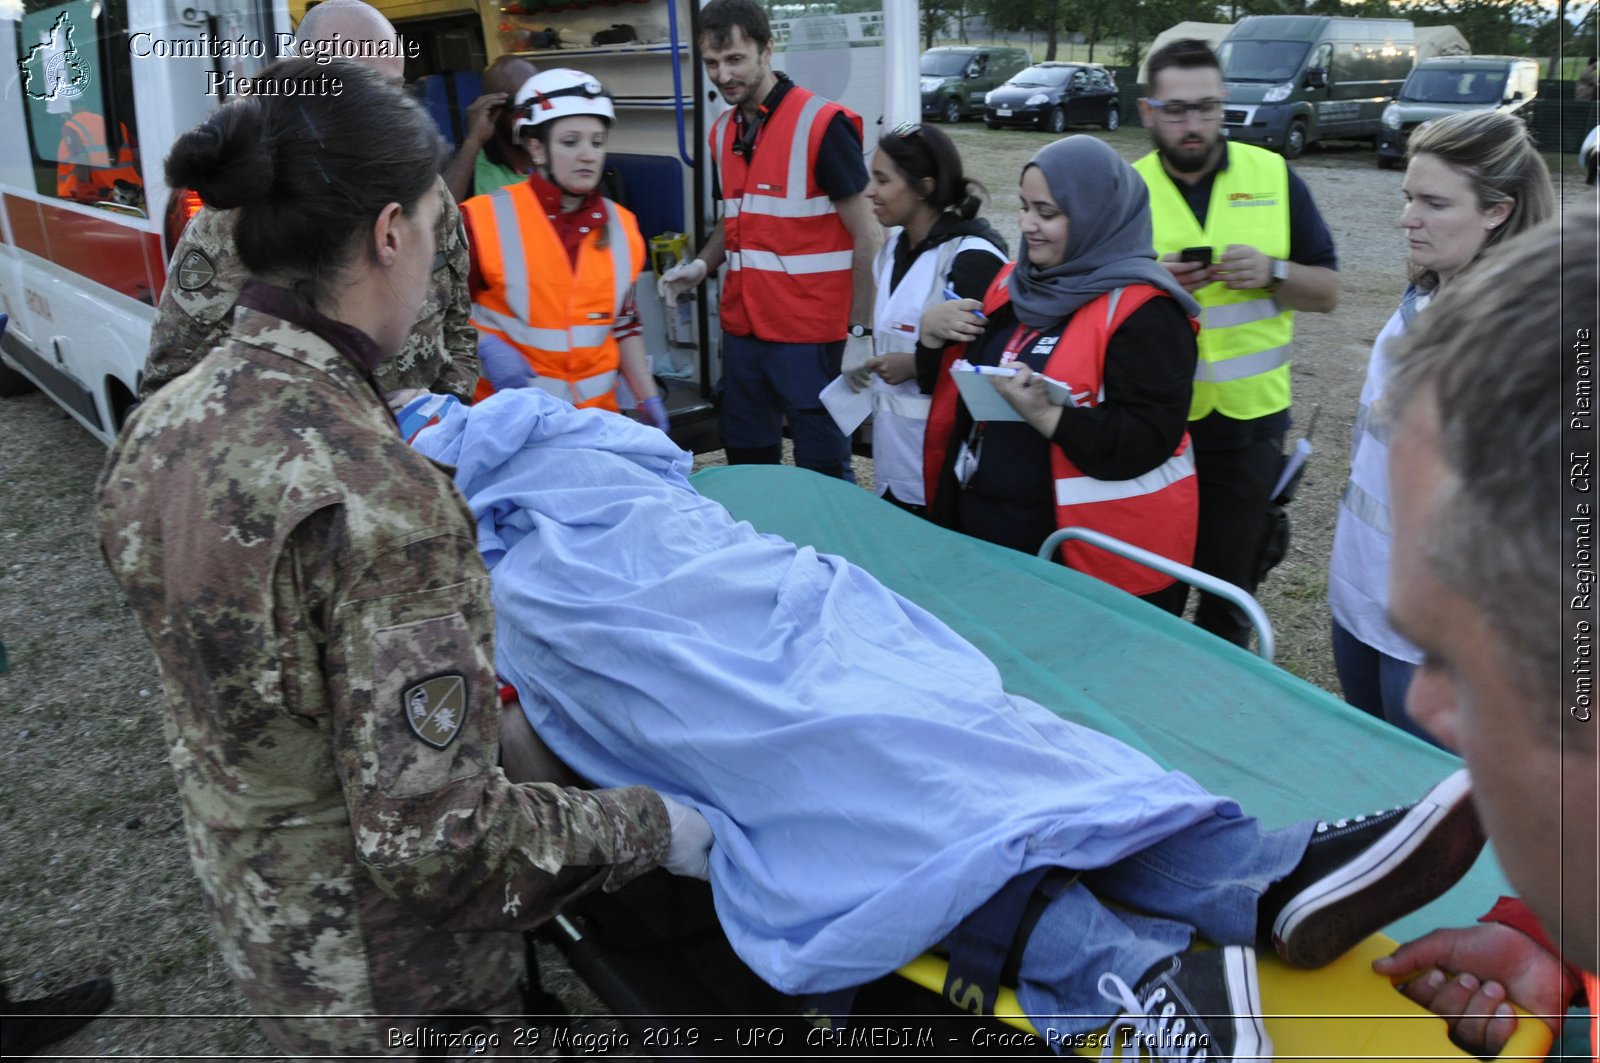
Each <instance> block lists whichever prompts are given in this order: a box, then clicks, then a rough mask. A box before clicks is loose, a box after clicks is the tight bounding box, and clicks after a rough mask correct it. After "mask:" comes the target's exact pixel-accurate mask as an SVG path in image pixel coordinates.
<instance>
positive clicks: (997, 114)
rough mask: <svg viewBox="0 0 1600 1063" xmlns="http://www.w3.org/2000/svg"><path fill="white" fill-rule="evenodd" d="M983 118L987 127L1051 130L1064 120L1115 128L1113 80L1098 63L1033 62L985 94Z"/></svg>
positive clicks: (1059, 129) (1057, 129)
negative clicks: (1029, 127)
mask: <svg viewBox="0 0 1600 1063" xmlns="http://www.w3.org/2000/svg"><path fill="white" fill-rule="evenodd" d="M983 119H984V122H986V123H987V124H988V126H989V128H990V129H999V128H1000V127H1001V126H1033V127H1035V128H1037V129H1043V130H1046V131H1047V132H1050V133H1061V132H1064V131H1065V130H1066V128H1067V126H1069V125H1098V126H1100V127H1102V128H1104V129H1115V128H1117V124H1118V122H1119V121H1120V120H1121V114H1120V113H1119V111H1118V107H1117V83H1116V81H1115V80H1114V79H1113V78H1112V77H1111V71H1109V70H1107V69H1106V68H1105V67H1103V66H1101V65H1100V64H1098V63H1035V64H1034V65H1033V66H1030V67H1028V69H1026V70H1024V71H1022V72H1021V73H1020V74H1017V75H1016V76H1015V77H1013V78H1012V79H1011V80H1010V81H1007V82H1006V83H1005V84H1004V85H1001V86H1000V87H999V88H997V89H995V90H994V91H993V92H991V93H989V95H988V97H987V98H986V99H985V100H984V107H983Z"/></svg>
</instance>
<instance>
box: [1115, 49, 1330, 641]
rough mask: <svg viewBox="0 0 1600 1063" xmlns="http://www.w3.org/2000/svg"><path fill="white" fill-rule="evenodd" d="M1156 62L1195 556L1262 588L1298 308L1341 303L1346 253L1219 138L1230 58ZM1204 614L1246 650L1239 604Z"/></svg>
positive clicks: (1153, 171)
mask: <svg viewBox="0 0 1600 1063" xmlns="http://www.w3.org/2000/svg"><path fill="white" fill-rule="evenodd" d="M1148 70H1149V73H1148V78H1149V82H1148V88H1149V92H1150V95H1149V97H1148V98H1146V99H1142V100H1140V101H1139V116H1140V118H1141V119H1142V120H1143V121H1144V124H1145V127H1146V128H1147V129H1149V130H1150V135H1151V139H1152V140H1153V141H1154V142H1155V149H1156V150H1155V151H1153V152H1151V153H1150V154H1149V155H1146V156H1145V157H1144V158H1142V159H1140V160H1139V161H1138V162H1137V163H1135V164H1134V169H1136V170H1138V171H1139V174H1140V176H1142V177H1143V178H1144V181H1145V184H1146V185H1148V186H1149V188H1150V217H1151V225H1152V227H1153V229H1154V236H1155V247H1156V253H1157V254H1158V255H1159V256H1160V257H1161V261H1162V263H1163V265H1165V266H1166V267H1167V268H1168V269H1170V270H1171V271H1172V273H1173V275H1174V276H1175V277H1176V278H1177V279H1178V281H1179V282H1180V283H1181V284H1182V285H1183V287H1184V288H1185V289H1186V290H1187V291H1188V292H1189V293H1190V294H1192V295H1193V296H1194V297H1195V299H1196V300H1198V301H1199V303H1200V308H1201V311H1200V337H1199V340H1200V361H1199V364H1198V366H1197V367H1196V370H1195V384H1194V400H1193V402H1192V404H1191V405H1190V408H1189V434H1190V438H1191V439H1192V440H1193V445H1194V450H1195V472H1196V475H1197V477H1198V479H1199V486H1200V527H1199V536H1198V538H1197V540H1196V543H1195V559H1194V563H1195V567H1196V568H1198V569H1200V570H1201V571H1204V572H1209V573H1210V574H1211V575H1213V576H1217V577H1218V578H1220V579H1225V580H1227V581H1228V582H1229V583H1234V584H1237V585H1239V586H1241V587H1243V588H1244V589H1245V590H1248V591H1254V590H1255V588H1256V583H1257V582H1258V580H1259V578H1260V565H1261V554H1262V549H1263V547H1264V546H1265V540H1266V531H1267V512H1268V504H1269V502H1270V501H1271V499H1270V496H1271V494H1272V488H1273V485H1274V483H1275V482H1276V480H1277V477H1278V473H1279V471H1280V469H1281V466H1282V454H1283V437H1284V433H1285V432H1286V431H1287V430H1288V427H1289V344H1290V340H1291V339H1292V337H1293V334H1294V312H1295V311H1296V310H1310V311H1316V312H1319V313H1326V312H1327V311H1329V310H1332V309H1333V308H1334V306H1335V304H1336V303H1337V302H1338V300H1339V274H1338V273H1337V272H1336V270H1337V269H1338V258H1337V257H1336V255H1335V253H1334V248H1333V237H1332V236H1331V235H1330V234H1329V232H1328V226H1327V224H1326V223H1325V222H1323V220H1322V215H1321V214H1320V213H1319V212H1318V211H1317V207H1316V204H1315V203H1313V202H1312V200H1311V193H1310V191H1308V190H1307V189H1306V186H1305V185H1304V184H1303V183H1302V182H1301V180H1300V178H1299V177H1297V176H1295V174H1294V172H1293V171H1292V170H1290V169H1289V167H1288V164H1287V163H1285V162H1284V161H1283V159H1282V158H1281V157H1279V156H1277V155H1274V154H1273V153H1271V152H1269V151H1263V150H1262V149H1260V148H1253V147H1250V146H1249V145H1247V144H1230V143H1229V142H1228V141H1227V140H1226V139H1225V138H1224V137H1223V135H1222V112H1223V101H1224V98H1225V96H1226V89H1225V86H1224V85H1223V81H1222V67H1221V66H1220V65H1219V64H1218V62H1217V57H1216V56H1215V55H1214V54H1213V53H1212V51H1211V49H1210V48H1209V47H1208V46H1207V45H1206V44H1205V42H1203V41H1196V40H1182V41H1174V42H1172V43H1171V44H1168V45H1166V46H1165V47H1162V48H1160V49H1158V50H1157V51H1156V52H1155V53H1154V54H1152V55H1151V56H1150V61H1149V66H1148ZM1246 120H1248V116H1247V118H1246ZM1195 622H1196V623H1197V624H1199V625H1200V626H1201V627H1203V628H1205V629H1206V630H1207V631H1210V632H1212V633H1214V634H1217V635H1220V636H1222V637H1223V638H1225V639H1228V640H1229V641H1230V642H1234V643H1237V644H1239V645H1241V646H1242V645H1245V644H1246V642H1247V641H1248V639H1249V636H1250V628H1249V624H1248V621H1247V620H1246V619H1245V616H1244V613H1243V611H1242V610H1240V609H1238V608H1237V607H1235V606H1233V605H1230V604H1229V603H1228V602H1226V601H1224V600H1223V599H1220V598H1216V597H1214V596H1212V595H1209V594H1202V595H1201V596H1200V606H1199V610H1198V611H1197V612H1196V614H1195Z"/></svg>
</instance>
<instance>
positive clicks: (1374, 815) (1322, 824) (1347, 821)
mask: <svg viewBox="0 0 1600 1063" xmlns="http://www.w3.org/2000/svg"><path fill="white" fill-rule="evenodd" d="M1400 811H1403V808H1401V807H1398V806H1397V807H1395V808H1380V809H1378V811H1376V812H1363V813H1362V814H1361V815H1359V816H1346V817H1345V818H1344V819H1336V820H1332V821H1331V822H1330V821H1329V820H1325V819H1324V820H1318V821H1317V830H1316V833H1318V834H1322V833H1324V832H1326V831H1330V830H1343V829H1344V828H1345V827H1348V826H1351V825H1353V824H1357V823H1365V822H1366V821H1367V820H1369V819H1379V818H1381V817H1383V816H1392V815H1394V814H1395V813H1396V812H1400Z"/></svg>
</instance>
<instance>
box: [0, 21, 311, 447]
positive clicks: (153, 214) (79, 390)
mask: <svg viewBox="0 0 1600 1063" xmlns="http://www.w3.org/2000/svg"><path fill="white" fill-rule="evenodd" d="M288 32H289V19H288V12H287V9H286V8H285V6H284V5H283V4H282V3H281V2H276V3H275V2H273V0H201V2H200V3H199V4H198V5H196V4H194V3H193V0H22V2H21V3H8V4H4V5H0V70H3V71H5V72H6V74H7V75H14V76H9V77H8V81H7V84H8V89H7V91H6V92H5V93H3V94H0V313H4V314H8V315H10V324H9V326H8V327H7V328H6V331H5V334H4V337H3V339H0V344H3V352H4V359H3V363H4V364H0V394H4V393H12V392H16V391H19V390H22V389H25V388H28V387H32V386H35V385H37V386H38V387H40V388H43V389H44V390H45V391H47V392H48V393H49V394H50V395H51V397H53V398H54V399H55V400H56V401H57V402H58V403H60V404H61V406H62V407H63V408H64V409H66V410H67V412H69V413H70V414H72V416H73V417H75V418H76V419H77V420H78V421H79V422H80V423H81V424H82V425H83V426H84V427H85V428H87V429H88V430H89V431H90V432H93V433H94V434H95V435H96V436H98V437H100V438H101V439H102V440H105V441H106V442H108V443H109V442H110V441H111V440H112V439H113V438H114V437H115V436H116V433H117V430H118V429H119V428H120V427H121V425H122V422H123V421H124V420H126V418H127V416H128V413H129V412H130V411H131V410H132V408H133V406H134V403H135V396H137V395H138V384H139V371H140V369H141V368H142V367H143V365H144V357H145V351H146V350H147V348H148V347H149V343H150V323H151V320H152V318H153V317H154V314H155V303H156V300H157V299H158V298H159V297H160V295H161V287H162V284H163V283H164V282H165V280H166V263H167V256H168V252H169V251H170V250H171V248H172V246H173V244H174V243H175V242H176V240H177V236H178V234H179V233H180V232H181V231H182V225H183V223H184V222H185V221H187V219H188V217H189V216H191V215H192V214H193V213H194V211H195V210H197V209H198V206H199V204H198V201H197V200H196V199H195V197H194V196H193V195H192V193H191V194H189V195H188V196H187V197H185V196H182V195H180V196H178V197H174V196H173V195H172V194H171V192H170V190H169V189H168V188H167V186H166V181H165V179H164V178H163V176H162V172H161V164H162V160H163V159H164V158H165V156H166V153H167V150H168V148H169V147H170V146H171V144H172V142H173V140H174V138H176V137H177V135H178V134H179V133H180V132H182V131H184V130H187V129H189V128H191V127H193V126H194V125H196V124H197V123H199V122H200V121H201V120H203V119H204V118H205V116H206V115H207V114H209V113H210V112H211V111H212V109H213V108H215V107H216V106H217V104H218V103H219V102H221V100H223V99H225V98H226V97H225V95H224V92H225V90H226V85H227V83H226V78H227V77H228V76H229V75H230V74H231V75H232V76H234V77H235V78H237V77H249V76H252V75H253V74H255V73H256V72H257V71H258V70H260V68H261V67H262V66H265V65H266V64H267V63H268V62H271V61H272V59H274V58H276V50H275V49H276V47H277V46H278V45H279V44H281V43H284V42H285V41H286V38H280V37H279V36H278V35H279V34H287V33H288ZM245 41H249V42H254V43H255V44H256V45H259V47H253V46H252V47H249V48H246V49H240V48H237V47H229V46H231V45H237V44H238V43H239V42H245ZM240 52H242V53H243V54H236V53H240ZM257 52H259V54H256V53H257Z"/></svg>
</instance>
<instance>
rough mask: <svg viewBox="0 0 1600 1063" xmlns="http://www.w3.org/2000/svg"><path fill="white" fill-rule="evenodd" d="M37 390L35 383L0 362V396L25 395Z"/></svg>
mask: <svg viewBox="0 0 1600 1063" xmlns="http://www.w3.org/2000/svg"><path fill="white" fill-rule="evenodd" d="M37 390H39V389H38V387H37V385H35V384H34V382H33V381H31V380H29V379H28V378H27V377H25V376H23V375H22V374H21V373H19V372H17V371H16V370H15V369H13V368H11V367H10V366H9V365H7V364H6V363H4V362H0V398H6V399H9V398H11V397H13V396H15V395H26V394H27V393H28V392H30V391H37Z"/></svg>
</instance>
